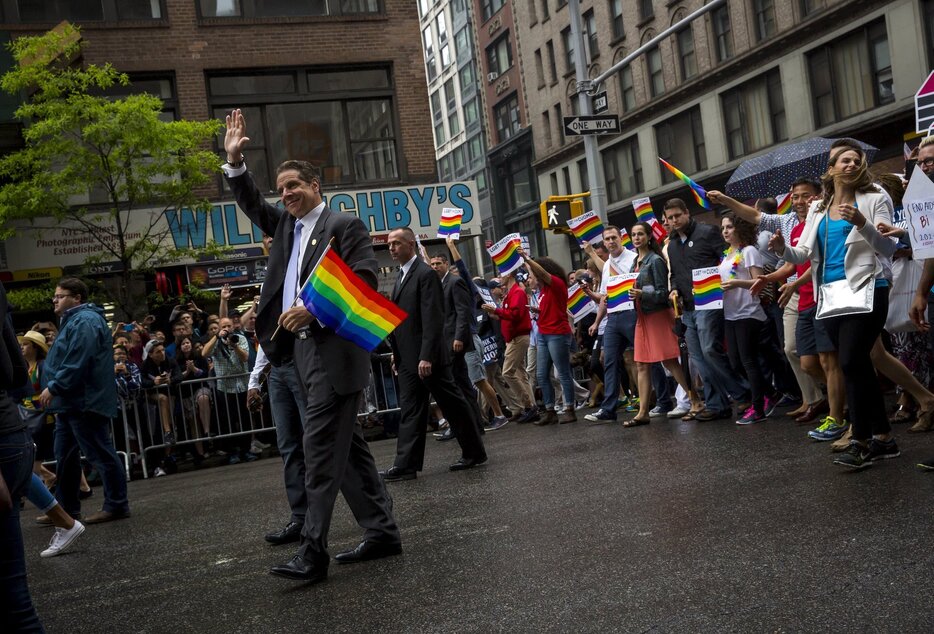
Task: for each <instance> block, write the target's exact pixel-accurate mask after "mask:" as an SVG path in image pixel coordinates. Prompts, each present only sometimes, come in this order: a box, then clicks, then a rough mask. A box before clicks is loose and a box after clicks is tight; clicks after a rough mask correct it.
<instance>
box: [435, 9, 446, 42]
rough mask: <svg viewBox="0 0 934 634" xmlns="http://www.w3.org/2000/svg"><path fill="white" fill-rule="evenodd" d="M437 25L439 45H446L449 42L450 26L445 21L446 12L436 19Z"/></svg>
mask: <svg viewBox="0 0 934 634" xmlns="http://www.w3.org/2000/svg"><path fill="white" fill-rule="evenodd" d="M435 24H436V25H437V26H438V43H439V44H444V43H445V42H447V41H448V26H447V21H446V20H445V19H444V11H442V12H441V13H439V14H438V15H437V16H436V17H435Z"/></svg>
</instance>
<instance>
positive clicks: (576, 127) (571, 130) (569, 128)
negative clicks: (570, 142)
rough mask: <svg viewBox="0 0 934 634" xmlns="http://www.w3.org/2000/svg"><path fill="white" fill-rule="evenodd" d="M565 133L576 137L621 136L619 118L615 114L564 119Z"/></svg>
mask: <svg viewBox="0 0 934 634" xmlns="http://www.w3.org/2000/svg"><path fill="white" fill-rule="evenodd" d="M564 133H565V134H573V135H575V136H580V135H582V134H619V117H618V116H617V115H615V114H605V115H599V116H585V115H579V116H576V117H564Z"/></svg>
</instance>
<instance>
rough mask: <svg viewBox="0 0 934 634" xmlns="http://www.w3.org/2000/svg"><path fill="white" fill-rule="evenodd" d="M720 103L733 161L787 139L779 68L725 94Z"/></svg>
mask: <svg viewBox="0 0 934 634" xmlns="http://www.w3.org/2000/svg"><path fill="white" fill-rule="evenodd" d="M721 99H722V102H723V121H724V125H725V127H726V141H727V147H728V148H729V151H730V158H731V159H737V158H740V157H743V156H745V155H746V154H749V153H751V152H755V151H756V150H760V149H762V148H764V147H767V146H769V145H773V144H775V143H778V142H779V141H785V140H787V139H788V129H787V126H786V123H785V101H784V97H783V95H782V79H781V73H780V72H779V70H778V69H777V68H774V69H772V70H770V71H769V72H767V73H765V74H763V75H760V76H758V77H756V78H755V79H752V80H750V81H747V82H746V83H744V84H740V85H739V86H737V87H736V88H733V89H732V90H729V91H727V92H725V93H723V96H722V98H721Z"/></svg>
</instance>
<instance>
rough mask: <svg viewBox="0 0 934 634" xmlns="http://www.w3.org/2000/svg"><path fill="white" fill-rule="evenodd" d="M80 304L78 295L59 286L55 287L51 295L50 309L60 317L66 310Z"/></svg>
mask: <svg viewBox="0 0 934 634" xmlns="http://www.w3.org/2000/svg"><path fill="white" fill-rule="evenodd" d="M80 304H81V298H80V296H79V295H75V294H73V293H72V292H71V291H66V290H65V289H64V288H61V287H60V286H56V287H55V294H54V295H52V309H53V310H54V311H55V314H56V315H57V316H59V317H61V316H62V315H63V314H64V312H65V311H66V310H68V309H69V308H74V307H75V306H78V305H80Z"/></svg>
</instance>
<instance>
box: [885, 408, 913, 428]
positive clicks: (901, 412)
mask: <svg viewBox="0 0 934 634" xmlns="http://www.w3.org/2000/svg"><path fill="white" fill-rule="evenodd" d="M917 418H918V412H917V411H916V410H911V409H908V408H907V407H905V406H904V405H899V406H898V410H897V411H896V412H895V414H894V415H893V416H892V418H890V419H889V423H891V424H895V423H912V422H914V421H915V420H916V419H917Z"/></svg>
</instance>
